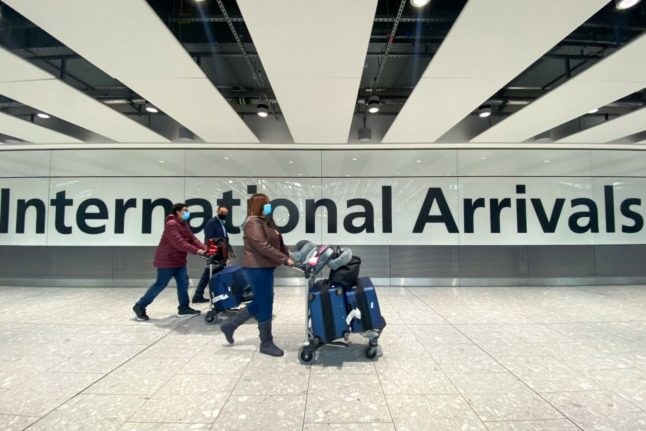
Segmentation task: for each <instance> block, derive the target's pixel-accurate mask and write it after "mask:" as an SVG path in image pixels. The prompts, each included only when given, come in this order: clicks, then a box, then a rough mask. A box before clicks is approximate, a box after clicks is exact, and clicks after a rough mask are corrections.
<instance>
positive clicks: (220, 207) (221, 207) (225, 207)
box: [215, 205, 229, 212]
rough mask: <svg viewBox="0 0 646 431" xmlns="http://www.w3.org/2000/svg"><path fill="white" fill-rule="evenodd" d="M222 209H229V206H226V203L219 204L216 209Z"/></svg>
mask: <svg viewBox="0 0 646 431" xmlns="http://www.w3.org/2000/svg"><path fill="white" fill-rule="evenodd" d="M221 209H225V210H227V211H229V207H227V206H224V205H218V207H217V208H216V210H215V211H216V212H217V211H220V210H221Z"/></svg>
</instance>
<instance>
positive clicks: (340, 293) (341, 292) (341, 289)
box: [336, 287, 343, 296]
mask: <svg viewBox="0 0 646 431" xmlns="http://www.w3.org/2000/svg"><path fill="white" fill-rule="evenodd" d="M341 295H343V288H342V287H337V288H336V296H341Z"/></svg>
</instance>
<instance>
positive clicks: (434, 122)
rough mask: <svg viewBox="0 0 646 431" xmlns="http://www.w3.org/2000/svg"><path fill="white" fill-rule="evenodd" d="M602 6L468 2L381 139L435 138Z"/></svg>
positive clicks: (595, 0)
mask: <svg viewBox="0 0 646 431" xmlns="http://www.w3.org/2000/svg"><path fill="white" fill-rule="evenodd" d="M606 3H607V0H585V1H581V0H579V1H563V0H542V1H536V0H514V1H499V2H492V1H490V0H471V1H469V2H468V3H467V4H466V6H465V7H464V9H463V10H462V12H461V13H460V16H459V17H458V19H457V20H456V22H455V23H454V24H453V27H451V30H450V32H449V34H448V35H447V37H446V38H445V39H444V41H443V42H442V45H441V46H440V48H439V50H438V52H437V54H436V55H435V56H434V57H433V59H432V60H431V62H430V64H429V65H428V67H427V68H426V70H425V71H424V74H423V75H422V78H421V80H420V82H419V83H418V84H417V86H416V87H415V89H414V90H413V93H412V94H411V96H410V97H409V99H408V100H407V102H406V104H405V105H404V107H403V108H402V111H401V112H400V113H399V115H398V116H397V118H396V119H395V121H394V122H393V124H392V126H391V127H390V130H388V133H386V135H385V136H384V139H383V142H384V143H398V142H402V143H414V142H434V141H436V140H437V139H439V138H440V137H441V136H442V135H444V134H445V133H446V132H447V131H448V130H449V129H451V128H452V127H453V126H455V125H456V124H457V123H459V122H460V121H461V120H462V119H464V117H466V116H467V115H469V113H471V112H473V111H474V110H475V109H476V108H478V106H480V105H481V104H482V103H484V102H486V100H487V99H488V98H489V97H490V96H491V95H493V94H495V93H496V91H498V90H499V89H500V88H502V87H503V86H504V85H505V84H507V83H509V82H510V81H511V80H512V79H513V78H515V77H516V76H518V74H520V73H521V72H522V71H523V70H525V69H526V68H527V67H528V66H530V65H531V64H532V63H534V62H535V61H536V60H537V59H538V58H540V57H541V56H542V55H543V54H545V52H547V51H548V50H549V49H551V48H552V47H554V45H556V44H557V43H558V42H559V41H561V40H562V39H563V38H564V37H565V36H567V35H568V34H569V33H570V32H572V30H574V29H575V28H577V27H578V26H579V25H581V24H582V23H583V22H584V21H585V20H586V19H588V18H589V17H590V16H592V15H593V14H594V13H595V12H597V11H598V10H599V9H601V8H602V7H603V6H604V5H605V4H606ZM421 120H424V122H423V123H422V122H421Z"/></svg>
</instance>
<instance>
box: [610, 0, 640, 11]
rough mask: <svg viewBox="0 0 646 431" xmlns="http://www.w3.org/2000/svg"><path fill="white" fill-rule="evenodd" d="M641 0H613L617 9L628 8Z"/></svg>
mask: <svg viewBox="0 0 646 431" xmlns="http://www.w3.org/2000/svg"><path fill="white" fill-rule="evenodd" d="M640 1H641V0H615V7H616V8H617V9H619V10H624V9H629V8H631V7H633V6H635V5H636V4H637V3H639V2H640Z"/></svg>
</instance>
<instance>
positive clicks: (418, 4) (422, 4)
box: [410, 0, 431, 7]
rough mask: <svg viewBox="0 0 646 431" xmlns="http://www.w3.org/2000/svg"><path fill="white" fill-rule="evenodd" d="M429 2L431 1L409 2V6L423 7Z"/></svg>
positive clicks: (414, 0) (418, 0)
mask: <svg viewBox="0 0 646 431" xmlns="http://www.w3.org/2000/svg"><path fill="white" fill-rule="evenodd" d="M430 2H431V0H410V4H411V6H413V7H424V6H426V5H427V4H429V3H430Z"/></svg>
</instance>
